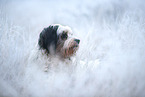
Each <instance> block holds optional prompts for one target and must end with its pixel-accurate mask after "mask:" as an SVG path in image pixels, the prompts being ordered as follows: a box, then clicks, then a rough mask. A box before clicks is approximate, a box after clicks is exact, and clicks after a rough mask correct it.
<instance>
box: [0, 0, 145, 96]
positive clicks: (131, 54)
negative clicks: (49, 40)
mask: <svg viewBox="0 0 145 97" xmlns="http://www.w3.org/2000/svg"><path fill="white" fill-rule="evenodd" d="M144 4H145V1H144V0H122V1H121V0H72V1H69V0H68V1H67V0H66V1H65V0H50V1H49V0H48V1H46V0H35V1H33V0H28V1H26V0H23V1H19V0H15V1H12V0H3V1H0V97H145V13H144V10H145V6H144ZM55 23H57V24H62V25H67V26H70V27H71V28H72V30H73V32H74V35H75V36H77V37H79V39H80V40H81V44H80V49H79V50H78V52H77V54H76V56H74V57H73V58H72V62H62V61H60V60H58V59H57V58H53V59H49V58H42V60H39V61H38V59H37V61H34V60H32V59H30V55H31V54H33V53H34V49H35V45H36V44H37V41H38V37H39V33H40V32H41V31H42V29H43V28H44V27H47V26H48V25H50V24H55ZM34 57H35V56H34ZM32 58H33V57H32ZM49 62H51V63H49ZM46 64H47V65H48V66H49V65H50V64H51V66H49V68H48V72H44V69H45V65H46Z"/></svg>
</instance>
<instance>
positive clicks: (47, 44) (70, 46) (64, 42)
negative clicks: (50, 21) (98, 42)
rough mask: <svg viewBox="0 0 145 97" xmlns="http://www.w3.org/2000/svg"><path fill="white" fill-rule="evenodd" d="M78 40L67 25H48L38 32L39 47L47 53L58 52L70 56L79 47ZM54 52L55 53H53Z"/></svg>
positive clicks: (66, 56)
mask: <svg viewBox="0 0 145 97" xmlns="http://www.w3.org/2000/svg"><path fill="white" fill-rule="evenodd" d="M79 43H80V40H79V39H76V38H74V37H73V35H72V30H71V29H70V28H69V27H68V26H62V25H50V26H49V27H48V28H44V30H43V31H42V32H41V33H40V37H39V42H38V44H39V47H40V49H44V50H46V52H47V53H48V54H58V55H60V56H62V57H64V58H68V57H71V56H72V55H74V54H75V53H76V51H77V50H78V48H79ZM54 52H55V53H54Z"/></svg>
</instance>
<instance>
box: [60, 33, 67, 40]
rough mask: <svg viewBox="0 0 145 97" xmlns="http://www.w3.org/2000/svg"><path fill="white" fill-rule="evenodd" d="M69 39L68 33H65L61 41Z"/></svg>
mask: <svg viewBox="0 0 145 97" xmlns="http://www.w3.org/2000/svg"><path fill="white" fill-rule="evenodd" d="M67 37H68V35H67V33H65V32H63V33H62V35H61V39H62V40H65V39H67Z"/></svg>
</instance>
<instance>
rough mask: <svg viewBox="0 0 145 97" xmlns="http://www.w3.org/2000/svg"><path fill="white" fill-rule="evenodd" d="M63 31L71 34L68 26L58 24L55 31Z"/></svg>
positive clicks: (59, 32)
mask: <svg viewBox="0 0 145 97" xmlns="http://www.w3.org/2000/svg"><path fill="white" fill-rule="evenodd" d="M63 32H67V34H70V35H72V34H73V33H72V30H71V28H70V27H68V26H62V25H59V27H58V30H57V33H58V34H61V33H63Z"/></svg>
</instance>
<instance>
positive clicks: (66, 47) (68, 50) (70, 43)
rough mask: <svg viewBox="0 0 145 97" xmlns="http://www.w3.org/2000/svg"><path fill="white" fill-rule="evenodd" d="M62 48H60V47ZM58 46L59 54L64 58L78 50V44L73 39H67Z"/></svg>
mask: <svg viewBox="0 0 145 97" xmlns="http://www.w3.org/2000/svg"><path fill="white" fill-rule="evenodd" d="M61 46H62V47H61ZM61 46H60V48H59V49H60V54H61V56H63V57H64V58H67V57H70V56H72V55H74V54H75V53H76V51H77V50H78V48H79V44H77V43H76V42H75V41H74V39H73V38H70V39H67V40H66V41H65V42H64V43H62V44H61Z"/></svg>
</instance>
